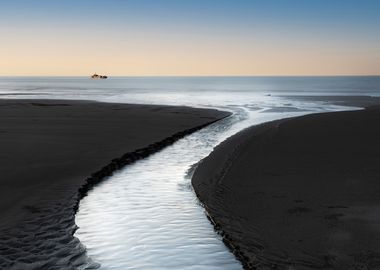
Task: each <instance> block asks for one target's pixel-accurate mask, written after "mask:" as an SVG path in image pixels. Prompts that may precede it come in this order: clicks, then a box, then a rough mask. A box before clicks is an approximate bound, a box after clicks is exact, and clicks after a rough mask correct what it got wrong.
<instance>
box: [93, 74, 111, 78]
mask: <svg viewBox="0 0 380 270" xmlns="http://www.w3.org/2000/svg"><path fill="white" fill-rule="evenodd" d="M107 78H108V77H107V76H106V75H98V74H96V73H94V74H93V75H92V76H91V79H107Z"/></svg>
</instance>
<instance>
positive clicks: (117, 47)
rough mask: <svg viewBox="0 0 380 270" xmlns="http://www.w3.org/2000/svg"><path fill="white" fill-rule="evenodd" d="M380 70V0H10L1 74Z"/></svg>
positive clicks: (2, 9) (2, 17)
mask: <svg viewBox="0 0 380 270" xmlns="http://www.w3.org/2000/svg"><path fill="white" fill-rule="evenodd" d="M94 72H97V73H100V74H105V75H109V76H197V75H200V76H226V75H229V76H263V75H280V76H288V75H290V76H293V75H380V1H379V0H355V1H354V0H230V1H225V0H218V1H217V0H191V1H187V0H176V1H174V0H150V1H149V0H124V1H122V0H102V1H100V0H65V1H61V0H33V1H30V0H0V76H13V75H15V76H83V75H84V76H88V75H90V74H92V73H94Z"/></svg>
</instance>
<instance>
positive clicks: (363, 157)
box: [192, 107, 380, 269]
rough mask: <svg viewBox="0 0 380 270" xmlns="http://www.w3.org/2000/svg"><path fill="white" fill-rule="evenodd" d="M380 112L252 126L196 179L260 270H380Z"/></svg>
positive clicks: (230, 236) (246, 258)
mask: <svg viewBox="0 0 380 270" xmlns="http://www.w3.org/2000/svg"><path fill="white" fill-rule="evenodd" d="M379 123H380V107H371V108H368V109H366V110H361V111H350V112H336V113H323V114H313V115H308V116H303V117H298V118H293V119H285V120H280V121H275V122H272V123H267V124H264V125H261V126H258V127H252V128H250V129H247V130H245V131H243V132H241V133H239V134H237V135H235V136H233V137H232V138H230V139H229V140H227V141H225V142H224V143H222V144H221V145H220V146H218V147H217V148H216V149H215V151H214V152H213V153H211V155H210V156H209V157H208V158H206V159H205V160H204V161H203V162H202V163H201V164H200V166H199V167H198V168H197V170H196V172H195V174H194V177H193V179H192V183H193V186H194V188H195V191H196V193H197V195H198V197H199V198H200V200H201V201H202V202H203V203H204V204H205V207H206V209H207V210H208V212H209V214H210V216H211V217H212V218H213V219H214V221H215V223H216V227H217V228H219V229H221V230H222V231H223V233H224V235H225V240H226V242H228V243H229V244H230V245H232V246H233V248H235V252H236V254H237V255H238V256H239V257H240V258H241V260H242V261H243V262H244V263H245V265H246V267H247V268H252V269H379V267H380V234H379V232H380V196H379V194H380V182H379V179H380V139H379V138H380V125H379Z"/></svg>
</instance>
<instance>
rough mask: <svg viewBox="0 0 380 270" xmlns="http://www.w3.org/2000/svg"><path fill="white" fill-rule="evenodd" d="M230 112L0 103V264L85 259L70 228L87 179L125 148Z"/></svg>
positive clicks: (68, 263) (62, 263)
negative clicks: (82, 187) (80, 192)
mask: <svg viewBox="0 0 380 270" xmlns="http://www.w3.org/2000/svg"><path fill="white" fill-rule="evenodd" d="M228 115H229V113H227V112H220V111H216V110H208V109H194V108H188V107H171V106H149V105H126V104H111V103H100V102H90V101H88V102H87V101H68V100H0V149H1V151H0V164H1V166H0V175H1V177H0V187H1V188H0V213H1V220H0V231H1V232H0V268H10V267H11V266H13V267H15V269H23V268H27V269H42V268H44V267H45V268H49V267H58V268H59V269H66V268H70V267H76V266H79V265H83V263H84V264H85V263H86V262H85V261H84V260H85V259H86V258H85V256H81V255H83V254H84V250H83V248H81V247H80V244H79V243H78V241H77V240H76V239H73V237H72V233H73V231H74V230H75V225H74V215H73V214H74V209H73V207H74V206H75V204H76V203H77V201H76V200H77V196H78V189H79V188H80V187H81V186H82V185H83V184H84V181H85V180H86V178H87V177H88V176H90V175H91V174H92V173H94V172H96V171H98V170H99V169H101V168H102V167H103V166H104V165H106V164H109V163H110V161H111V160H112V159H114V158H119V157H120V156H122V155H124V154H125V153H128V152H133V151H135V150H136V149H141V148H144V147H146V146H148V145H150V144H153V143H156V142H160V141H162V140H164V139H165V138H167V137H170V136H172V135H173V134H177V133H178V132H184V133H183V134H185V133H186V131H188V130H190V129H192V128H196V127H199V126H202V125H206V124H208V123H211V122H214V121H216V120H218V119H221V118H223V117H226V116H228ZM153 148H154V147H153ZM149 151H154V149H150V150H149ZM45 268H44V269H45ZM70 269H71V268H70Z"/></svg>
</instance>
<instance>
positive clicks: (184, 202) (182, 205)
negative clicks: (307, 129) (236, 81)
mask: <svg viewBox="0 0 380 270" xmlns="http://www.w3.org/2000/svg"><path fill="white" fill-rule="evenodd" d="M304 113H305V112H296V113H294V112H292V113H265V109H261V110H256V111H250V110H247V109H240V110H238V109H236V110H235V114H234V115H233V116H232V117H230V118H228V119H224V120H222V121H220V122H217V123H215V124H213V125H211V126H209V127H206V128H204V129H203V130H201V131H198V132H196V133H194V134H191V135H189V136H187V137H185V138H183V139H181V140H179V141H178V142H176V143H175V144H173V145H172V146H169V147H167V148H166V149H164V150H162V151H160V152H158V153H156V154H154V155H152V156H150V157H148V158H146V159H144V160H141V161H138V162H137V163H135V164H133V165H130V166H127V167H126V168H124V169H122V170H121V171H119V172H117V173H115V174H114V175H113V176H112V177H110V178H109V179H107V180H106V181H104V182H102V183H101V184H100V185H98V186H97V187H96V188H95V189H94V190H92V191H91V192H89V194H88V196H87V197H85V198H84V199H83V200H82V201H81V203H80V210H79V212H78V214H77V216H76V223H77V225H78V226H79V227H80V229H79V230H78V231H77V233H76V235H75V236H76V237H78V238H79V239H80V240H81V242H82V243H83V244H84V245H85V246H86V247H87V251H88V255H89V256H90V257H91V258H92V259H93V260H94V261H96V262H98V263H100V265H101V267H102V269H242V266H241V264H240V262H238V261H237V260H236V259H235V257H234V256H233V254H232V253H230V251H229V250H228V249H227V248H226V246H224V244H223V242H222V241H221V238H220V237H219V236H218V235H217V233H216V232H215V231H214V230H213V227H212V225H211V224H210V222H209V220H208V219H207V218H206V215H205V213H204V210H203V208H202V207H201V206H200V205H199V203H198V200H197V198H196V196H195V193H194V191H193V190H192V187H191V172H189V169H190V168H191V166H192V165H193V164H195V163H197V162H198V161H199V160H201V159H202V158H204V157H205V156H207V155H208V154H209V153H210V152H211V151H212V149H213V147H215V146H216V145H218V144H219V143H220V142H222V141H223V140H225V139H226V138H227V137H229V136H231V135H233V134H234V133H236V132H238V131H239V130H241V129H243V128H245V127H248V126H250V125H252V124H258V123H261V122H266V121H270V120H273V119H277V118H280V117H284V116H286V117H287V116H295V115H300V114H304Z"/></svg>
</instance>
